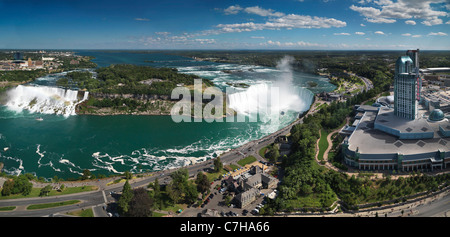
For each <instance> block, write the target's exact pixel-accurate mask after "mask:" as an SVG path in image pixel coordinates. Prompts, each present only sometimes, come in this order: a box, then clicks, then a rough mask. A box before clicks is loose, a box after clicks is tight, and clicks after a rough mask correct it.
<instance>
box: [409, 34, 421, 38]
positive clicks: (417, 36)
mask: <svg viewBox="0 0 450 237" xmlns="http://www.w3.org/2000/svg"><path fill="white" fill-rule="evenodd" d="M411 37H413V38H420V37H422V35H413V36H411Z"/></svg>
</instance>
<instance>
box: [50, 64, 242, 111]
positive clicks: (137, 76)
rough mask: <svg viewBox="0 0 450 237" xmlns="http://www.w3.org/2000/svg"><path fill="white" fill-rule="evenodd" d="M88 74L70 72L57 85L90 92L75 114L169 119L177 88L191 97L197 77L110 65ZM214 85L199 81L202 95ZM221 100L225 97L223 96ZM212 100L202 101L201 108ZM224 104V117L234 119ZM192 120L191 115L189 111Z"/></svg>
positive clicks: (145, 68) (172, 69) (164, 70)
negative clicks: (181, 88) (174, 92)
mask: <svg viewBox="0 0 450 237" xmlns="http://www.w3.org/2000/svg"><path fill="white" fill-rule="evenodd" d="M95 74H96V76H94V75H93V73H91V72H89V71H73V72H69V73H67V75H66V77H64V78H61V79H59V80H58V81H57V85H58V86H62V87H67V88H69V87H70V88H74V87H75V88H78V89H79V90H85V91H89V99H88V100H86V101H84V102H83V103H80V104H79V105H78V106H77V109H76V113H77V114H89V115H118V114H132V115H171V108H172V107H173V106H174V105H175V104H176V103H177V102H178V101H179V100H181V99H182V98H180V99H171V93H172V91H173V90H174V89H175V88H176V87H186V88H188V89H189V91H190V92H191V95H192V96H191V97H193V94H194V80H195V79H201V78H200V77H199V76H196V75H187V74H182V73H178V70H177V69H174V68H154V67H150V66H137V65H128V64H120V65H110V66H109V67H102V68H97V69H96V70H95ZM213 86H214V84H213V83H212V82H211V81H210V80H207V79H202V93H204V92H205V90H206V89H207V88H210V87H213ZM222 98H226V94H225V93H224V92H222ZM210 101H211V100H208V99H202V108H204V106H206V104H207V103H208V102H210ZM225 101H226V100H224V101H223V108H224V111H223V114H224V116H234V115H235V112H234V111H233V110H232V109H230V108H227V107H226V105H225ZM190 112H191V113H190V114H191V116H192V115H193V114H194V113H193V110H192V111H190Z"/></svg>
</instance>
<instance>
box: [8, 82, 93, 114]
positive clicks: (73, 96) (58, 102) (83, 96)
mask: <svg viewBox="0 0 450 237" xmlns="http://www.w3.org/2000/svg"><path fill="white" fill-rule="evenodd" d="M79 94H80V95H79ZM88 95H89V92H87V91H86V92H83V91H76V90H70V89H62V88H56V87H48V86H23V85H19V86H17V87H16V88H14V89H12V90H10V91H8V93H7V96H8V98H7V102H6V106H7V107H8V109H10V110H13V111H16V112H20V111H22V110H24V109H25V110H28V111H29V112H31V113H42V114H58V115H64V116H70V115H75V107H76V106H77V105H78V104H79V103H81V102H83V101H85V100H87V99H88Z"/></svg>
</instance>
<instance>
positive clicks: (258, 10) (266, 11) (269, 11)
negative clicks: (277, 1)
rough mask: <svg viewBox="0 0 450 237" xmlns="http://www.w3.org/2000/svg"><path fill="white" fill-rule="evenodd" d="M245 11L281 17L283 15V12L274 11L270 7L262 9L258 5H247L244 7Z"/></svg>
mask: <svg viewBox="0 0 450 237" xmlns="http://www.w3.org/2000/svg"><path fill="white" fill-rule="evenodd" d="M244 11H245V12H247V13H249V14H256V15H259V16H275V17H281V16H284V13H281V12H276V11H274V10H272V9H263V8H260V7H258V6H254V7H247V8H245V9H244Z"/></svg>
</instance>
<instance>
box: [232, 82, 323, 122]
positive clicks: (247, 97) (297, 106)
mask: <svg viewBox="0 0 450 237" xmlns="http://www.w3.org/2000/svg"><path fill="white" fill-rule="evenodd" d="M275 87H276V88H277V89H278V97H274V98H272V89H273V88H275ZM313 98H314V94H313V93H312V92H311V91H309V90H308V89H306V88H302V87H290V88H281V87H277V86H275V85H271V84H257V85H252V86H250V87H249V88H248V89H247V90H245V91H242V92H236V93H232V94H229V95H228V106H229V107H230V108H232V109H234V110H235V111H236V112H238V113H240V114H244V115H251V114H256V113H260V114H261V113H265V112H267V113H270V112H277V111H279V112H287V111H294V112H303V111H306V110H308V108H309V106H310V105H311V103H312V101H313Z"/></svg>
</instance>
